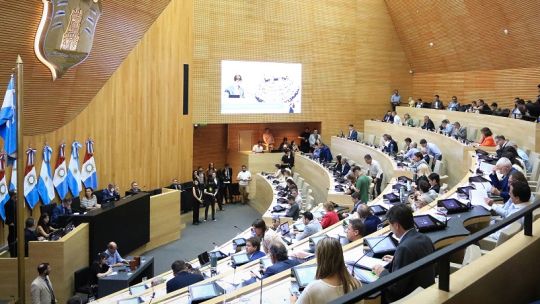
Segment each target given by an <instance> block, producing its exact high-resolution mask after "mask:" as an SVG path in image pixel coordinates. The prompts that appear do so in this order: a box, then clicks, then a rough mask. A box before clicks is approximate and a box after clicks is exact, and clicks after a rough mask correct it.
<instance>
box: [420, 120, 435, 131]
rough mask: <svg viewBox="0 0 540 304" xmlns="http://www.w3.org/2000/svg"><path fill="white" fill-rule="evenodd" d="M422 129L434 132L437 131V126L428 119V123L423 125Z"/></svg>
mask: <svg viewBox="0 0 540 304" xmlns="http://www.w3.org/2000/svg"><path fill="white" fill-rule="evenodd" d="M422 129H425V130H429V131H433V130H435V124H434V123H433V121H432V120H431V119H428V121H427V122H425V123H424V124H423V125H422Z"/></svg>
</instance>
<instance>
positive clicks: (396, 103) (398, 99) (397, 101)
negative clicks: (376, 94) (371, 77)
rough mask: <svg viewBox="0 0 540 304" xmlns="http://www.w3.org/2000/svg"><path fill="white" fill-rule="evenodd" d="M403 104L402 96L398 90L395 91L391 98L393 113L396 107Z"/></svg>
mask: <svg viewBox="0 0 540 304" xmlns="http://www.w3.org/2000/svg"><path fill="white" fill-rule="evenodd" d="M400 103H401V96H400V95H399V91H398V90H394V93H393V94H392V96H390V105H391V106H392V111H395V110H396V107H397V106H399V104H400Z"/></svg>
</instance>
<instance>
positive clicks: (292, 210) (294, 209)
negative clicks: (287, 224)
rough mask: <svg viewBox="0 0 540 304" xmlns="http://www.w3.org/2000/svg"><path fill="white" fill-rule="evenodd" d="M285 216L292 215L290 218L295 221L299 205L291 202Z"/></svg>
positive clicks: (298, 212) (298, 214)
mask: <svg viewBox="0 0 540 304" xmlns="http://www.w3.org/2000/svg"><path fill="white" fill-rule="evenodd" d="M285 216H286V217H292V219H293V220H294V221H296V220H297V219H298V217H300V206H299V205H298V203H294V204H292V205H291V208H289V210H288V211H287V213H286V214H285Z"/></svg>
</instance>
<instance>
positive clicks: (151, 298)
mask: <svg viewBox="0 0 540 304" xmlns="http://www.w3.org/2000/svg"><path fill="white" fill-rule="evenodd" d="M155 296H156V292H155V291H154V287H152V297H150V301H148V304H151V303H152V301H153V300H154V297H155Z"/></svg>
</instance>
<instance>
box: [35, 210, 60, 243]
mask: <svg viewBox="0 0 540 304" xmlns="http://www.w3.org/2000/svg"><path fill="white" fill-rule="evenodd" d="M55 231H56V229H54V228H53V227H51V224H50V222H49V214H47V213H43V214H41V216H40V217H39V220H38V224H37V228H36V235H37V237H38V238H45V239H48V238H49V236H50V235H51V233H53V232H55Z"/></svg>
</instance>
